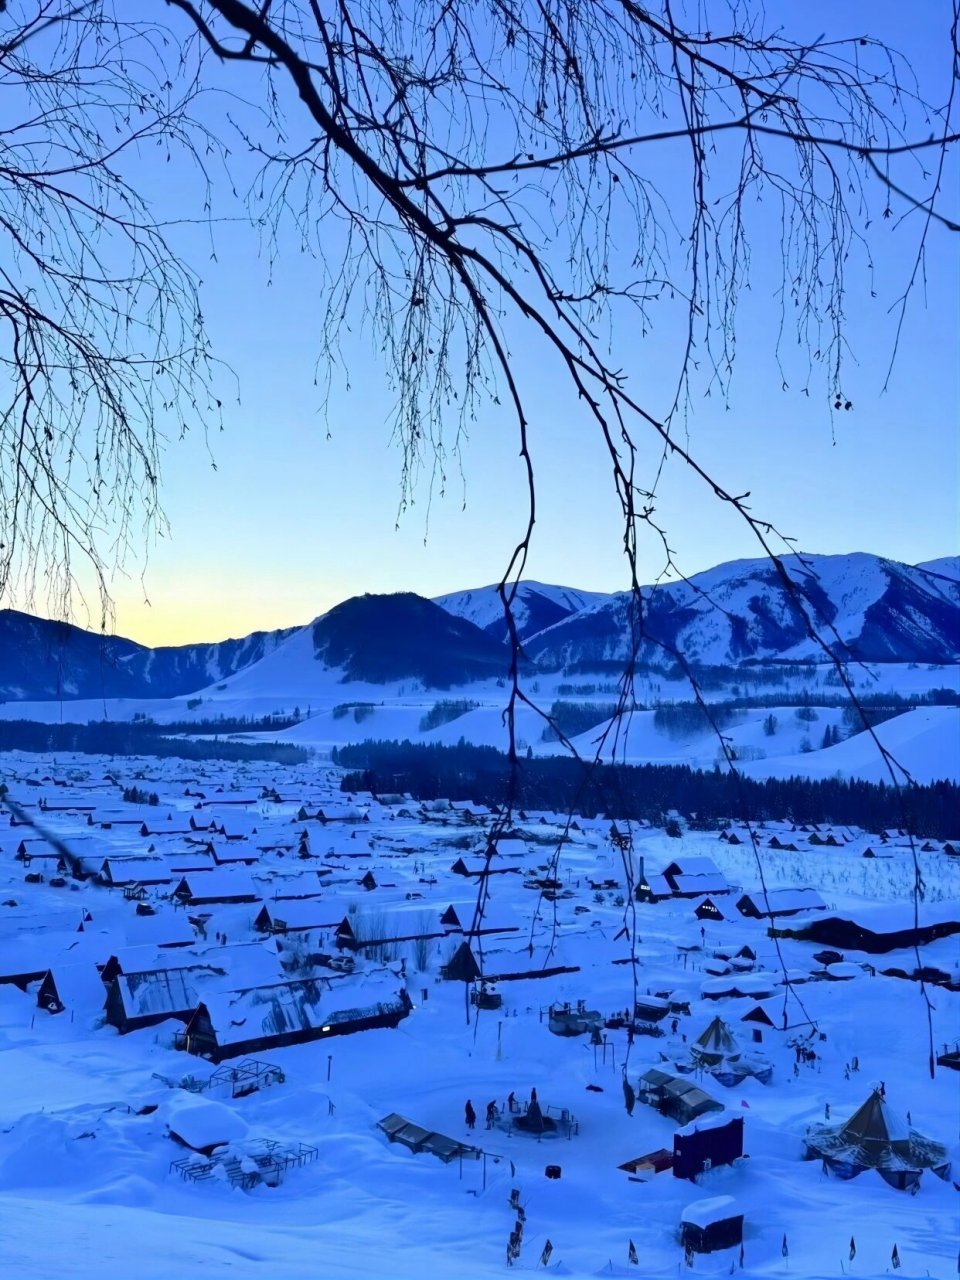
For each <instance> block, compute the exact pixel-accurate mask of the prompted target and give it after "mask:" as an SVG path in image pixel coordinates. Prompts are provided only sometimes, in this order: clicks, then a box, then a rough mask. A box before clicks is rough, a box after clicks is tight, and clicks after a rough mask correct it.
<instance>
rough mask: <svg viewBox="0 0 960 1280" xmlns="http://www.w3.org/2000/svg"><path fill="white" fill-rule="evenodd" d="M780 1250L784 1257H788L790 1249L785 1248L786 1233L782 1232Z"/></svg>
mask: <svg viewBox="0 0 960 1280" xmlns="http://www.w3.org/2000/svg"><path fill="white" fill-rule="evenodd" d="M780 1252H781V1253H782V1254H783V1256H784V1257H785V1258H789V1257H790V1250H789V1249H788V1248H787V1233H786V1232H784V1233H783V1244H782V1245H781V1246H780Z"/></svg>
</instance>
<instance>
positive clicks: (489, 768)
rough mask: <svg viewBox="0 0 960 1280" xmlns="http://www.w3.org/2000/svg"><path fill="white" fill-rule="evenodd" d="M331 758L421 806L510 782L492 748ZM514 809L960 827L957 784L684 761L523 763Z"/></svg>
mask: <svg viewBox="0 0 960 1280" xmlns="http://www.w3.org/2000/svg"><path fill="white" fill-rule="evenodd" d="M333 759H334V762H335V763H337V764H340V765H342V766H345V767H346V768H348V769H351V770H353V772H351V773H349V774H347V775H346V777H345V778H344V779H343V782H342V789H343V790H344V791H389V792H398V791H407V792H409V793H410V794H411V795H413V796H414V797H415V798H416V799H418V800H435V799H437V798H438V797H441V796H444V797H446V798H447V799H450V800H471V801H473V802H474V803H475V804H484V805H499V804H502V803H503V799H504V796H505V795H506V787H507V780H508V777H509V762H508V760H507V757H506V756H505V755H504V754H503V753H502V752H500V751H496V750H495V749H494V748H493V747H477V746H471V745H470V744H468V743H465V742H461V743H460V744H459V745H458V746H456V747H444V746H438V745H435V744H428V745H422V744H414V743H411V742H365V743H360V744H357V745H354V746H343V747H339V748H336V749H334V752H333ZM517 804H518V806H519V807H521V808H530V809H548V810H554V811H560V812H567V811H570V810H574V811H576V812H578V813H581V814H583V815H584V817H588V818H592V817H596V816H598V815H603V814H609V815H610V816H611V817H616V818H621V819H630V820H634V821H636V820H639V819H644V818H645V819H647V820H648V821H650V822H654V823H657V824H663V822H664V820H665V815H666V814H668V813H669V811H670V810H673V809H675V810H677V811H678V812H680V813H682V814H684V815H686V816H687V817H688V818H690V820H691V822H692V824H693V825H696V826H699V827H703V828H711V827H716V826H719V825H721V824H723V823H725V822H730V821H735V820H737V821H752V822H759V821H773V820H777V819H792V820H793V821H795V822H817V823H825V824H837V825H849V826H859V827H863V828H865V829H866V830H868V831H880V830H882V829H885V828H888V827H903V828H905V829H909V830H910V831H912V832H913V833H914V834H915V835H918V836H924V837H929V838H931V839H939V840H945V839H951V838H954V837H956V836H957V834H958V831H957V828H958V826H960V821H958V818H957V814H958V813H960V787H958V786H957V785H956V784H954V783H949V782H938V783H935V784H933V785H932V786H922V787H919V786H918V787H910V788H907V789H904V790H902V791H897V790H896V789H895V788H893V787H889V786H886V785H884V784H883V783H871V782H862V781H859V780H857V779H851V780H846V781H840V780H837V779H835V778H824V779H822V780H819V781H813V780H810V779H806V778H769V779H765V780H762V781H759V780H754V779H749V778H746V779H738V778H736V777H734V776H733V775H731V774H730V773H729V772H726V771H721V770H720V769H713V770H710V771H706V772H705V771H703V770H699V769H691V768H689V767H688V766H686V765H597V766H594V767H593V768H591V769H589V771H588V770H586V769H585V768H584V766H583V765H581V764H579V763H578V762H577V761H576V760H572V759H569V758H566V757H548V758H544V759H525V760H521V761H520V763H519V768H518V791H517Z"/></svg>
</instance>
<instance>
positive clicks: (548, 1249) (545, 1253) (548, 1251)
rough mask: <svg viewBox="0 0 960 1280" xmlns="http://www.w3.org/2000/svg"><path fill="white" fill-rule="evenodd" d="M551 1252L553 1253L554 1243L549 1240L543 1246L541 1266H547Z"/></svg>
mask: <svg viewBox="0 0 960 1280" xmlns="http://www.w3.org/2000/svg"><path fill="white" fill-rule="evenodd" d="M551 1253H553V1245H552V1244H551V1243H550V1241H549V1240H548V1241H547V1243H546V1244H545V1245H544V1246H543V1253H541V1255H540V1266H541V1267H545V1266H546V1265H547V1263H548V1262H549V1261H550V1255H551Z"/></svg>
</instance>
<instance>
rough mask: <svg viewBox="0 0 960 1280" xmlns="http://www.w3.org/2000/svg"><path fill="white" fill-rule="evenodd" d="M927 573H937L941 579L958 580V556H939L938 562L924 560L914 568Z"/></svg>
mask: <svg viewBox="0 0 960 1280" xmlns="http://www.w3.org/2000/svg"><path fill="white" fill-rule="evenodd" d="M916 567H917V568H918V569H925V570H926V571H927V573H939V574H940V576H941V577H942V578H952V579H953V581H954V582H956V581H957V580H958V579H960V556H941V557H940V558H939V560H924V562H923V563H922V564H918V565H917V566H916Z"/></svg>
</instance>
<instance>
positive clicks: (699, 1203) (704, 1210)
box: [680, 1196, 743, 1228]
mask: <svg viewBox="0 0 960 1280" xmlns="http://www.w3.org/2000/svg"><path fill="white" fill-rule="evenodd" d="M742 1214H743V1210H742V1209H740V1208H738V1207H737V1202H736V1200H734V1198H733V1196H710V1197H709V1199H707V1200H694V1202H693V1204H688V1205H687V1207H686V1208H685V1209H684V1211H683V1213H681V1215H680V1221H681V1222H688V1223H689V1224H690V1226H692V1227H701V1228H703V1227H711V1226H713V1224H714V1223H715V1222H726V1220H727V1219H728V1218H739V1217H741V1216H742Z"/></svg>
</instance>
